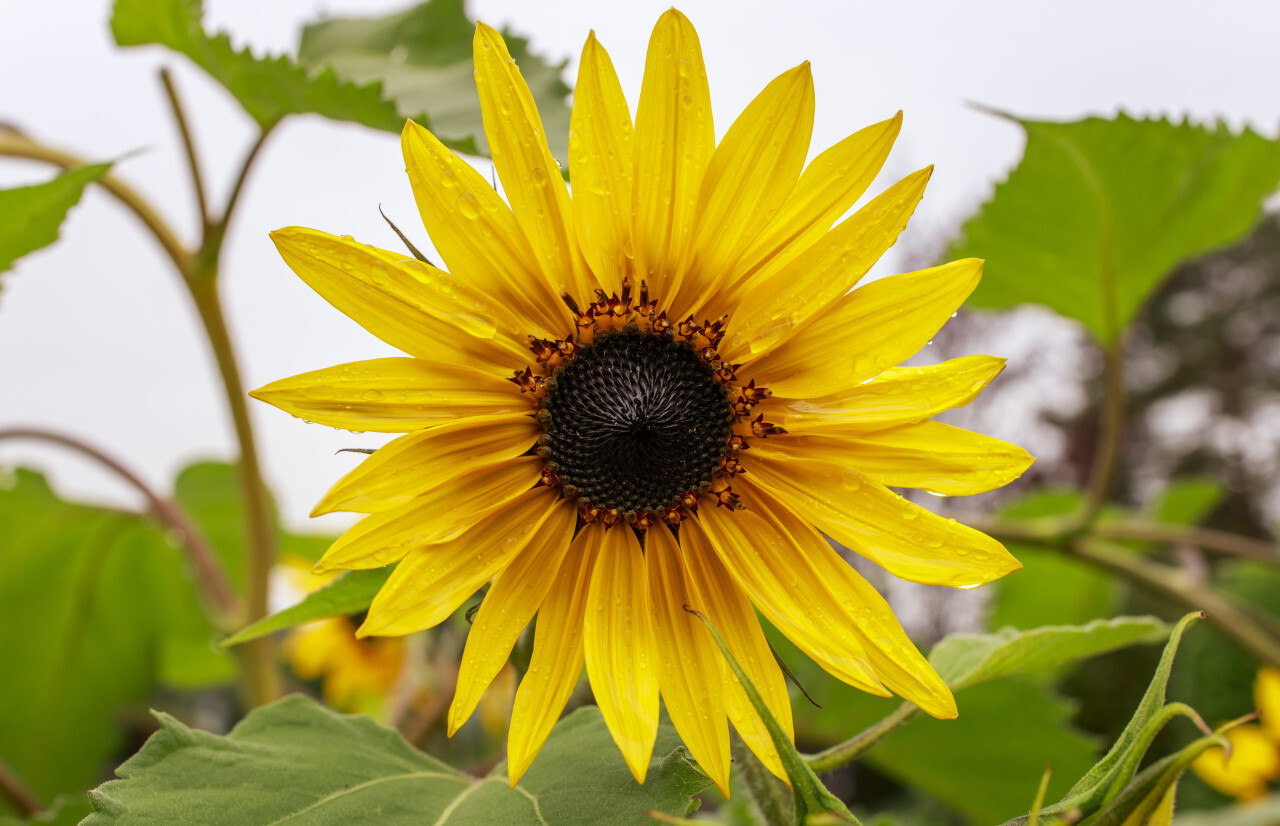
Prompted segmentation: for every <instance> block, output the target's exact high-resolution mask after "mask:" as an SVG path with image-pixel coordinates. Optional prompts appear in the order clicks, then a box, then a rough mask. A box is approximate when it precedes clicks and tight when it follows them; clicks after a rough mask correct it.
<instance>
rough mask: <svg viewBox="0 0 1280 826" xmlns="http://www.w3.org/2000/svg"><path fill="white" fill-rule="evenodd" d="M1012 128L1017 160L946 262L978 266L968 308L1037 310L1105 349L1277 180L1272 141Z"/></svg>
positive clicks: (1112, 123)
mask: <svg viewBox="0 0 1280 826" xmlns="http://www.w3.org/2000/svg"><path fill="white" fill-rule="evenodd" d="M1015 120H1016V119H1015ZM1017 122H1018V123H1019V124H1021V126H1022V127H1023V129H1024V130H1025V131H1026V134H1027V146H1026V151H1025V152H1024V154H1023V158H1022V161H1021V162H1020V163H1019V165H1018V167H1017V168H1016V169H1014V171H1013V172H1012V173H1011V174H1010V175H1009V178H1008V180H1006V181H1005V182H1004V183H1002V184H1000V185H999V186H998V187H997V188H996V192H995V195H994V196H993V197H992V198H991V200H989V201H988V202H987V203H986V204H985V205H984V206H983V208H982V210H981V212H980V213H979V214H978V215H977V216H975V217H974V218H972V219H970V220H969V222H968V223H967V224H965V226H964V233H963V236H964V237H963V239H962V240H961V241H960V242H959V243H957V244H955V245H954V246H953V247H952V249H951V250H950V252H949V257H952V258H964V257H970V256H973V257H977V258H985V259H986V262H987V263H986V267H985V269H984V271H983V278H982V283H981V284H980V285H979V287H978V289H977V290H976V291H975V292H974V294H973V296H972V297H971V298H970V299H969V306H971V307H991V308H996V309H1000V308H1006V307H1012V306H1014V305H1017V304H1023V303H1034V304H1044V305H1047V306H1049V307H1051V308H1053V309H1054V310H1056V311H1057V312H1059V313H1061V314H1063V315H1065V316H1067V317H1069V318H1074V319H1076V320H1077V321H1079V322H1081V323H1082V324H1084V326H1085V327H1086V328H1087V329H1088V330H1089V331H1090V332H1091V333H1092V334H1093V335H1094V336H1095V337H1097V338H1098V339H1099V340H1100V341H1101V342H1102V343H1103V344H1106V345H1110V344H1111V343H1113V342H1115V341H1116V340H1117V339H1118V338H1119V336H1120V334H1121V333H1122V332H1123V330H1124V328H1125V327H1126V326H1127V325H1128V324H1129V322H1130V321H1132V319H1133V317H1134V316H1135V315H1136V314H1137V312H1138V309H1139V307H1141V305H1142V303H1143V302H1144V301H1145V300H1146V298H1147V296H1148V295H1149V294H1150V293H1151V292H1152V291H1153V290H1154V289H1155V288H1156V287H1157V286H1158V285H1159V284H1160V282H1161V281H1162V280H1163V279H1164V278H1165V277H1166V276H1168V275H1169V274H1170V273H1171V272H1172V271H1173V270H1174V268H1175V267H1177V266H1178V264H1180V263H1181V262H1183V261H1186V260H1188V259H1191V258H1195V257H1198V256H1201V255H1204V254H1205V253H1208V252H1209V251H1211V250H1213V249H1215V248H1217V247H1221V246H1224V245H1226V244H1229V243H1231V242H1233V241H1235V240H1237V239H1239V238H1241V237H1242V236H1244V234H1245V233H1247V232H1248V231H1249V229H1250V228H1251V227H1252V226H1253V225H1254V223H1255V222H1256V221H1257V219H1258V217H1259V215H1260V214H1261V209H1262V202H1263V200H1264V199H1265V198H1266V197H1267V196H1268V195H1269V194H1270V193H1272V192H1273V191H1274V190H1275V188H1276V185H1277V183H1280V144H1277V143H1276V142H1275V141H1272V140H1269V139H1267V138H1263V137H1261V136H1260V135H1258V134H1257V133H1255V132H1253V131H1251V130H1248V129H1246V130H1244V131H1243V132H1241V133H1238V134H1237V133H1233V132H1231V131H1230V130H1229V129H1228V128H1227V127H1226V126H1225V125H1222V124H1218V125H1216V126H1214V127H1213V128H1209V127H1205V126H1200V125H1195V124H1191V123H1185V122H1184V123H1180V124H1174V123H1170V122H1168V121H1167V120H1158V121H1157V120H1135V119H1133V118H1131V117H1129V116H1127V115H1123V114H1121V115H1118V116H1117V117H1115V118H1113V119H1102V118H1088V119H1086V120H1081V121H1074V122H1070V123H1049V122H1043V121H1030V120H1018V121H1017Z"/></svg>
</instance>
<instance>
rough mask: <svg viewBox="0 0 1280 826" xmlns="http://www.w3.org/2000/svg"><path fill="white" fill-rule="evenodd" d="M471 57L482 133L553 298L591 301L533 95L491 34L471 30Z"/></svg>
mask: <svg viewBox="0 0 1280 826" xmlns="http://www.w3.org/2000/svg"><path fill="white" fill-rule="evenodd" d="M474 53H475V64H476V88H477V90H479V93H480V113H481V115H482V116H483V118H484V133H485V137H486V138H487V139H488V141H489V151H490V152H491V153H492V154H493V164H494V166H495V167H497V169H498V178H499V179H500V180H501V181H502V187H503V189H504V190H505V191H506V193H507V199H508V200H510V201H511V209H512V211H513V212H514V213H515V216H516V222H517V223H518V224H519V225H520V228H521V229H522V230H523V231H524V236H525V238H527V239H528V240H529V245H530V246H531V247H533V252H534V256H535V259H536V262H537V266H538V267H539V268H540V269H541V271H542V274H543V275H544V276H545V277H546V279H547V280H548V281H549V282H550V283H551V284H552V285H553V286H555V287H557V292H561V291H566V290H567V291H568V292H569V293H571V294H573V295H575V296H578V300H579V301H586V300H590V298H592V297H593V296H594V292H595V287H596V282H595V280H594V278H593V277H592V275H591V272H590V270H589V269H587V266H586V262H585V261H583V259H582V255H581V253H579V251H578V242H577V236H576V235H575V233H574V229H573V211H572V208H571V206H570V204H569V190H568V188H567V187H566V186H565V183H564V178H563V177H562V176H561V175H560V166H559V164H557V163H556V160H555V158H553V157H552V156H551V150H550V149H548V148H547V138H546V132H545V131H544V130H543V127H542V118H541V116H539V115H538V106H537V104H536V103H535V102H534V100H533V95H532V94H530V92H529V87H528V86H527V85H526V84H525V82H524V78H523V77H522V76H521V74H520V68H519V67H518V66H516V63H515V60H513V59H512V57H511V54H510V52H508V51H507V44H506V43H505V42H504V41H503V39H502V35H501V34H499V33H498V31H497V30H496V29H494V28H492V27H490V26H486V25H485V24H484V23H477V24H476V35H475V41H474ZM584 297H585V298H584Z"/></svg>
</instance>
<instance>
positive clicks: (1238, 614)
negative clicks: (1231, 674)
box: [1071, 537, 1280, 667]
mask: <svg viewBox="0 0 1280 826" xmlns="http://www.w3.org/2000/svg"><path fill="white" fill-rule="evenodd" d="M1071 553H1073V554H1074V555H1076V556H1078V557H1080V558H1081V559H1086V560H1088V561H1089V562H1092V563H1094V564H1095V565H1098V566H1100V567H1102V568H1106V569H1107V570H1110V571H1114V572H1115V573H1117V574H1120V575H1121V576H1123V577H1124V578H1125V579H1128V580H1130V581H1131V582H1135V583H1137V584H1139V585H1141V586H1143V587H1145V588H1147V589H1148V590H1150V591H1154V592H1155V593H1157V594H1159V595H1161V596H1163V597H1165V598H1166V599H1170V600H1173V601H1174V602H1177V603H1178V604H1179V605H1182V606H1184V607H1186V608H1189V609H1193V610H1199V611H1204V612H1205V614H1206V615H1207V617H1208V620H1209V622H1210V623H1212V624H1213V625H1215V626H1217V627H1218V629H1219V630H1221V631H1222V632H1223V633H1224V634H1226V635H1227V636H1228V637H1230V638H1231V639H1232V640H1233V641H1234V642H1235V643H1236V644H1238V645H1239V646H1240V647H1241V648H1244V649H1245V650H1246V651H1248V652H1249V653H1250V654H1251V655H1252V656H1254V657H1257V658H1258V659H1259V660H1261V661H1262V662H1264V663H1267V664H1269V665H1272V666H1276V667H1280V640H1277V639H1276V638H1275V637H1273V636H1272V635H1271V634H1270V633H1268V632H1267V630H1266V629H1264V628H1262V627H1261V626H1260V625H1259V624H1258V623H1257V622H1255V621H1254V619H1253V618H1252V617H1251V616H1250V615H1249V613H1248V612H1247V611H1246V610H1244V609H1243V608H1241V607H1240V606H1239V605H1237V604H1236V603H1235V602H1233V601H1232V600H1230V599H1229V598H1228V597H1227V596H1225V595H1224V594H1221V593H1219V592H1218V591H1216V590H1214V589H1213V588H1210V587H1208V586H1206V585H1202V584H1200V583H1199V582H1196V581H1195V580H1194V579H1192V578H1191V577H1190V576H1189V575H1187V574H1186V573H1185V572H1183V571H1180V570H1178V569H1176V568H1170V567H1168V566H1167V565H1161V564H1159V563H1158V562H1152V561H1151V560H1149V559H1146V558H1145V557H1142V556H1139V555H1138V554H1135V553H1133V552H1132V551H1130V550H1128V549H1127V548H1124V547H1121V546H1119V545H1115V544H1113V543H1110V542H1107V541H1105V540H1100V539H1092V538H1087V537H1082V538H1080V539H1078V540H1076V541H1075V542H1074V543H1072V545H1071Z"/></svg>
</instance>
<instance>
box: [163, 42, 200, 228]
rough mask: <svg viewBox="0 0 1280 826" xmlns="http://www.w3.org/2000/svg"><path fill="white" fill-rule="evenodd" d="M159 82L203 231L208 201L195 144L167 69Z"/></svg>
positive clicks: (164, 69) (176, 90)
mask: <svg viewBox="0 0 1280 826" xmlns="http://www.w3.org/2000/svg"><path fill="white" fill-rule="evenodd" d="M160 82H161V83H162V84H164V93H165V96H166V97H168V98H169V108H170V109H172V110H173V119H174V120H175V121H177V123H178V132H179V133H181V135H182V147H183V149H185V150H186V153H187V168H188V169H189V170H190V171H191V185H192V186H193V187H194V188H195V194H196V208H197V209H198V210H199V211H200V226H201V228H202V229H204V230H205V231H207V230H208V227H209V224H210V223H211V222H210V220H209V200H208V198H207V197H206V196H205V190H204V176H203V175H201V174H200V162H199V161H198V160H197V159H196V146H195V142H194V141H193V140H192V139H191V128H190V126H189V125H188V123H187V115H186V111H185V110H184V109H183V108H182V100H181V98H179V97H178V89H177V87H175V86H174V85H173V75H172V74H170V72H169V69H168V67H165V68H162V69H160Z"/></svg>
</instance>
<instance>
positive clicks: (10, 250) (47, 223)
mask: <svg viewBox="0 0 1280 826" xmlns="http://www.w3.org/2000/svg"><path fill="white" fill-rule="evenodd" d="M109 169H111V164H109V163H96V164H91V165H89V166H82V167H80V168H79V169H73V170H71V171H70V172H64V173H63V174H61V175H59V176H58V177H56V178H54V179H53V180H52V181H48V182H46V183H43V184H36V185H35V186H20V187H15V188H14V189H0V215H3V216H4V220H3V221H0V273H2V272H4V271H5V270H8V269H9V268H10V267H12V266H13V262H14V261H17V260H18V259H19V258H21V257H22V256H24V255H26V254H27V253H31V252H35V251H36V250H38V249H40V248H41V247H47V246H48V245H50V244H52V243H53V242H54V241H57V240H58V228H59V227H60V226H62V221H63V220H64V219H65V218H66V217H67V211H68V210H69V209H71V207H73V206H75V205H76V204H77V203H79V202H80V196H81V195H83V194H84V188H85V187H86V186H88V185H89V184H91V183H93V182H94V181H96V180H98V179H100V178H101V177H102V176H103V175H106V174H107V171H108V170H109Z"/></svg>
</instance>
